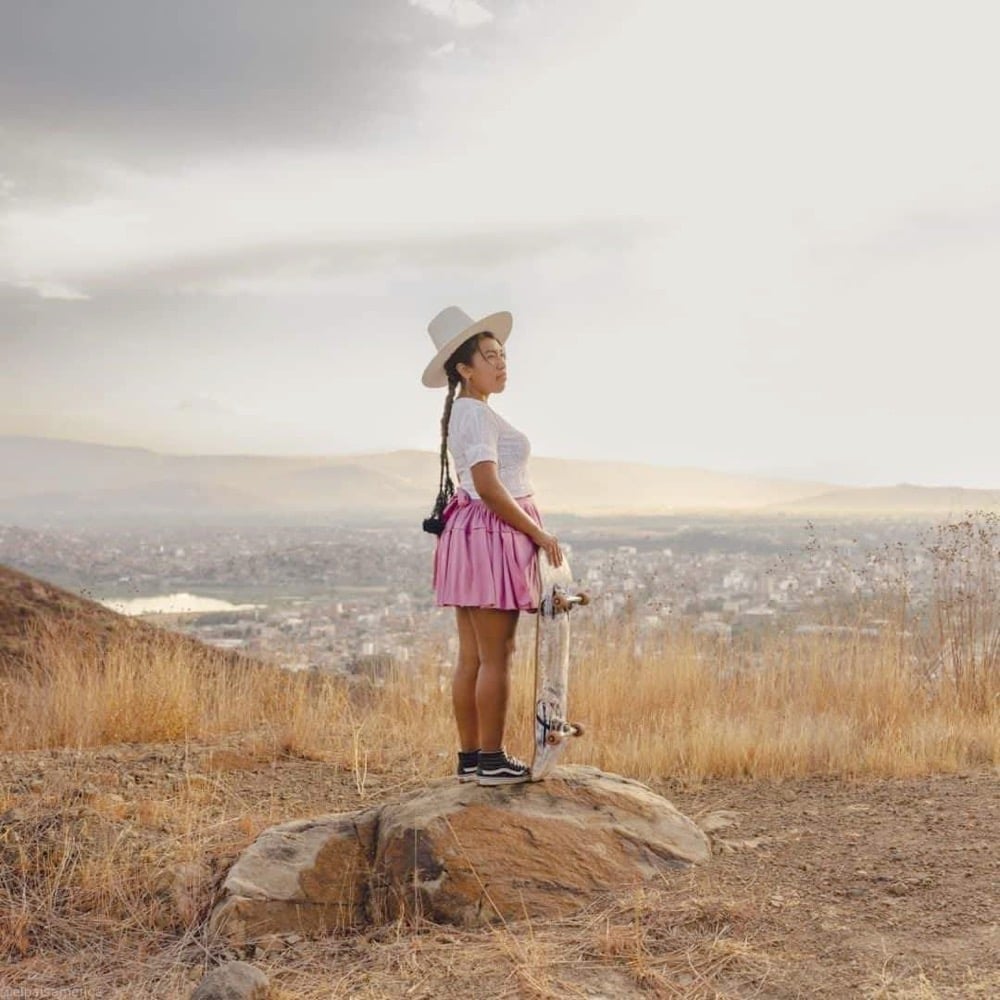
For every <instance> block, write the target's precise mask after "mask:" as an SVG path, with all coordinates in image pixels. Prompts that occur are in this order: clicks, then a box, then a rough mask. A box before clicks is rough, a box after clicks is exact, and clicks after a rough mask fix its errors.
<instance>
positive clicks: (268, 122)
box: [0, 0, 455, 169]
mask: <svg viewBox="0 0 1000 1000" xmlns="http://www.w3.org/2000/svg"><path fill="white" fill-rule="evenodd" d="M15 6H16V8H17V10H16V12H15V13H11V12H10V9H9V6H8V11H7V13H6V15H5V16H4V21H5V23H4V25H3V29H2V30H0V120H2V121H3V122H4V129H5V132H6V141H7V144H10V143H11V142H12V140H18V141H19V142H23V140H24V139H25V137H28V138H30V137H33V136H44V135H46V134H48V133H58V134H59V135H60V136H61V137H62V139H63V141H64V142H70V143H71V142H74V141H75V142H78V143H79V144H80V145H81V146H82V147H84V148H101V149H103V150H104V151H105V152H107V153H109V154H113V155H116V156H118V157H120V158H128V159H131V160H133V161H138V162H142V161H144V160H155V161H157V162H159V161H162V160H163V159H164V158H169V157H172V156H184V155H187V154H193V153H195V152H197V153H198V154H200V155H205V154H209V153H211V151H212V150H213V148H214V149H220V148H221V149H245V148H246V147H247V146H250V147H253V146H254V145H257V144H261V143H265V142H266V143H268V144H281V143H283V142H284V143H294V144H295V145H296V146H298V147H300V148H301V147H302V146H303V145H306V144H309V143H310V142H312V143H323V144H327V145H328V144H330V143H331V142H334V143H337V144H342V145H343V144H350V143H352V142H356V141H360V140H361V139H363V138H365V137H369V136H371V134H372V133H376V132H378V130H379V129H385V128H387V127H389V126H390V125H391V123H392V122H394V121H395V122H401V121H403V120H404V119H405V116H406V115H407V113H408V111H409V110H410V109H411V108H412V107H413V104H414V101H415V99H416V98H415V94H414V89H413V82H414V78H415V74H416V72H417V70H418V68H419V67H420V65H421V64H422V63H423V62H424V61H425V60H426V59H427V58H428V54H429V53H430V51H431V50H433V49H435V48H439V47H440V46H441V45H443V44H446V43H447V42H448V41H449V39H450V38H451V37H452V35H453V34H454V30H455V29H454V28H453V26H451V25H450V24H449V23H447V22H446V21H442V20H440V19H439V18H436V17H433V16H430V15H428V13H427V12H426V11H423V10H420V9H419V8H417V7H414V6H412V5H410V4H409V3H407V2H406V0H365V2H364V3H336V2H334V3H331V2H329V0H296V2H295V3H292V4H284V3H278V2H275V0H213V2H211V3H205V2H204V0H171V2H170V3H155V4H150V3H136V2H135V0H88V2H87V3H79V2H77V0H55V2H52V0H47V2H44V3H23V4H17V5H15ZM29 158H30V156H29ZM0 169H2V168H0Z"/></svg>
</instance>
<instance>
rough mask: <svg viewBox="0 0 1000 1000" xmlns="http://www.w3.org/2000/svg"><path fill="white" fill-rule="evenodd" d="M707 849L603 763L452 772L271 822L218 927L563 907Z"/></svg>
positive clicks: (271, 929) (692, 830)
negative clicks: (509, 777)
mask: <svg viewBox="0 0 1000 1000" xmlns="http://www.w3.org/2000/svg"><path fill="white" fill-rule="evenodd" d="M710 855H711V849H710V845H709V841H708V838H707V837H706V836H705V834H704V833H703V832H702V831H701V830H700V829H699V828H698V827H697V826H696V825H695V824H694V823H693V822H692V821H691V820H689V819H687V818H686V817H685V816H683V815H682V814H681V813H679V812H678V811H677V810H676V809H675V808H674V807H673V806H672V805H671V804H670V802H668V801H667V800H666V799H664V798H662V797H661V796H659V795H656V794H655V793H654V792H652V791H651V790H650V789H649V788H647V787H646V786H645V785H643V784H640V783H639V782H637V781H632V780H630V779H628V778H622V777H620V776H618V775H614V774H605V773H603V772H601V771H598V770H597V769H595V768H589V767H564V768H561V769H559V770H558V771H557V772H556V773H555V775H554V776H553V777H552V778H550V779H548V780H547V781H544V782H539V783H537V784H524V785H512V786H507V787H502V788H480V787H479V786H478V785H476V784H474V783H470V784H460V783H458V782H456V781H454V779H447V780H443V781H440V782H436V783H435V784H433V785H430V786H429V787H427V788H426V789H422V790H420V791H419V792H416V793H413V794H411V795H409V796H407V797H406V798H404V799H402V800H399V801H396V802H389V803H386V804H385V805H383V806H381V807H379V808H378V809H368V810H363V811H362V812H359V813H353V814H339V815H335V816H326V817H320V818H318V819H312V820H300V821H296V822H293V823H285V824H282V825H281V826H276V827H272V828H271V829H269V830H266V831H265V832H264V833H263V834H261V836H260V837H259V838H258V839H257V841H256V842H255V843H254V844H252V845H251V846H250V847H249V848H248V849H247V850H246V851H245V852H244V853H243V855H242V856H241V857H240V858H239V859H238V860H237V862H236V864H235V865H234V866H233V867H232V869H231V870H230V872H229V875H228V877H227V878H226V880H225V882H224V884H223V894H224V898H223V899H222V901H221V902H220V903H219V905H218V906H217V907H216V909H215V912H214V913H213V916H212V927H213V928H214V930H215V931H216V932H217V933H219V934H221V935H223V936H224V937H226V938H228V939H229V940H231V941H234V942H237V943H242V942H245V941H248V940H255V939H257V938H258V937H260V936H262V935H265V934H286V933H300V934H301V933H304V934H318V933H328V932H330V931H341V930H350V929H353V928H358V927H361V926H364V925H367V924H379V923H383V922H386V921H389V920H394V919H397V918H399V917H406V916H409V915H420V916H423V917H424V918H427V919H431V920H435V921H438V922H442V923H452V924H460V925H463V926H476V925H479V924H483V923H489V922H491V921H494V920H500V919H502V920H508V921H509V920H516V919H519V918H523V917H531V918H537V917H555V916H559V915H563V914H566V913H569V912H572V911H573V910H576V909H578V908H580V907H581V906H583V905H585V904H586V903H587V902H588V901H589V900H590V899H592V898H593V896H594V895H595V894H596V893H599V892H605V891H607V890H613V889H618V888H622V887H627V886H631V885H636V884H639V883H642V882H644V881H648V880H651V879H656V878H660V877H661V876H663V875H664V874H667V875H669V873H670V872H672V871H675V870H677V869H683V868H686V867H687V866H688V865H690V864H692V863H693V862H699V861H705V860H707V859H708V858H709V857H710Z"/></svg>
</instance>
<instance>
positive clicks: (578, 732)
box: [573, 723, 583, 736]
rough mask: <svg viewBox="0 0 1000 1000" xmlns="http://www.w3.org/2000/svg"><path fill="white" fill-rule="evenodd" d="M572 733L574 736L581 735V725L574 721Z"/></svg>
mask: <svg viewBox="0 0 1000 1000" xmlns="http://www.w3.org/2000/svg"><path fill="white" fill-rule="evenodd" d="M573 735H574V736H583V726H581V725H580V724H579V723H574V725H573Z"/></svg>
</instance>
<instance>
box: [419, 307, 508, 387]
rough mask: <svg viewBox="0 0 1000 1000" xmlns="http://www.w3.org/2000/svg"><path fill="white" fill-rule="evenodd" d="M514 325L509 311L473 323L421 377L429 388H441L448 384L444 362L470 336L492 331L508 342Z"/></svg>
mask: <svg viewBox="0 0 1000 1000" xmlns="http://www.w3.org/2000/svg"><path fill="white" fill-rule="evenodd" d="M513 325H514V317H513V316H512V315H511V314H510V313H509V312H498V313H491V314H490V315H489V316H486V317H485V318H483V319H481V320H479V321H478V322H476V323H473V324H472V326H470V327H468V328H467V329H465V330H463V331H462V332H461V333H457V334H455V336H454V337H452V338H451V340H449V341H448V343H447V344H445V345H444V347H442V348H441V350H440V351H438V352H437V354H436V355H435V357H434V360H433V361H432V362H431V363H430V364H429V365H428V366H427V367H426V368H425V369H424V374H423V377H422V378H421V379H420V381H421V382H423V383H424V385H426V386H427V388H428V389H441V388H444V386H446V385H447V384H448V375H447V373H446V372H445V370H444V363H445V362H446V361H447V360H448V359H449V358H450V357H451V356H452V354H454V353H455V351H456V350H457V349H458V348H459V347H461V346H462V344H464V343H465V342H466V341H467V340H468V339H469V338H470V337H474V336H475V335H476V334H477V333H491V334H493V336H494V337H496V339H497V340H499V341H500V343H501V344H505V343H507V338H508V337H509V336H510V331H511V328H512V327H513Z"/></svg>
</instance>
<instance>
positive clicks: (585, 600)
mask: <svg viewBox="0 0 1000 1000" xmlns="http://www.w3.org/2000/svg"><path fill="white" fill-rule="evenodd" d="M577 597H579V598H580V604H590V594H587V593H585V592H583V591H581V592H580V593H579V594H577Z"/></svg>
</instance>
